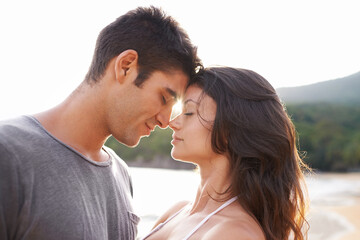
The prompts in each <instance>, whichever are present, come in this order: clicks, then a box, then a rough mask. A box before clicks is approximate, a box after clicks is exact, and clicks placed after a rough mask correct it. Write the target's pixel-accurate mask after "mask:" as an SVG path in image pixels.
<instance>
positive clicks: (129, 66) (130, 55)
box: [115, 49, 138, 82]
mask: <svg viewBox="0 0 360 240" xmlns="http://www.w3.org/2000/svg"><path fill="white" fill-rule="evenodd" d="M137 64H138V53H137V52H136V51H135V50H132V49H128V50H125V51H123V52H122V53H120V54H119V55H118V56H117V57H116V59H115V77H116V80H117V81H120V82H123V81H124V79H125V77H126V76H128V75H129V74H130V72H132V71H136V70H137Z"/></svg>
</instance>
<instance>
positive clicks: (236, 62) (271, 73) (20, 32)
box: [0, 0, 360, 119]
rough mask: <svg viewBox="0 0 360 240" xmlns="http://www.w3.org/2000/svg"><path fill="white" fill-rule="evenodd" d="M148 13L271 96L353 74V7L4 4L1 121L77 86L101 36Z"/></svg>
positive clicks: (359, 62) (358, 52)
mask: <svg viewBox="0 0 360 240" xmlns="http://www.w3.org/2000/svg"><path fill="white" fill-rule="evenodd" d="M149 5H154V6H157V7H161V8H162V9H163V10H164V11H165V12H167V13H168V14H169V15H171V16H173V17H174V18H175V19H176V20H177V21H178V22H179V23H180V25H181V26H182V27H183V28H184V29H185V30H186V31H187V33H188V34H189V36H190V38H191V39H192V42H193V43H194V44H195V45H196V46H198V54H199V56H200V58H201V59H202V61H203V63H204V65H205V66H213V65H223V66H230V67H238V68H247V69H251V70H254V71H256V72H257V73H259V74H260V75H262V76H264V77H265V78H266V79H267V80H268V81H269V82H270V83H271V84H272V85H273V86H274V87H275V88H279V87H291V86H301V85H307V84H311V83H315V82H320V81H326V80H332V79H336V78H340V77H344V76H348V75H351V74H353V73H356V72H358V71H360V44H359V43H360V34H359V24H360V14H359V11H358V9H359V8H358V4H357V1H355V0H354V1H347V0H342V1H340V0H338V1H332V0H324V1H322V0H302V1H292V0H272V1H268V0H262V1H260V0H247V1H241V0H233V1H229V0H222V1H211V0H206V1H199V0H198V1H196V0H191V1H189V0H182V1H170V0H167V1H165V0H164V1H160V0H158V1H137V0H132V1H123V0H118V1H113V0H112V1H110V0H101V1H100V0H98V1H91V0H87V1H85V0H78V1H73V0H63V1H38V0H32V1H26V0H19V1H1V2H0V119H3V118H9V117H14V116H17V115H21V114H32V113H36V112H40V111H44V110H47V109H49V108H51V107H53V106H55V105H57V104H58V103H60V102H61V101H63V100H64V99H65V98H66V97H67V96H68V95H69V94H70V93H71V92H72V91H73V89H75V88H76V87H77V86H78V85H79V84H80V83H81V81H82V80H83V79H84V76H85V74H86V72H87V70H88V67H89V65H90V62H91V59H92V54H93V51H94V46H95V42H96V38H97V36H98V34H99V32H100V31H101V29H102V28H104V27H105V26H106V25H107V24H109V23H110V22H112V21H113V20H115V19H116V18H117V17H119V16H120V15H122V14H124V13H126V12H127V11H129V10H132V9H134V8H136V7H138V6H149Z"/></svg>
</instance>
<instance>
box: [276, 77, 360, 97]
mask: <svg viewBox="0 0 360 240" xmlns="http://www.w3.org/2000/svg"><path fill="white" fill-rule="evenodd" d="M276 91H277V93H278V94H279V96H280V98H281V99H282V100H283V101H284V102H285V103H314V102H326V103H353V104H354V103H355V104H358V103H360V72H358V73H355V74H352V75H350V76H347V77H343V78H338V79H335V80H330V81H324V82H320V83H315V84H311V85H306V86H300V87H288V88H278V89H276Z"/></svg>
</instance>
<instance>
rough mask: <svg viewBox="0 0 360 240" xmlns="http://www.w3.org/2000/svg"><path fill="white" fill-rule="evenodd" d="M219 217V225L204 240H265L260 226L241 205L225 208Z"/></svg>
mask: <svg viewBox="0 0 360 240" xmlns="http://www.w3.org/2000/svg"><path fill="white" fill-rule="evenodd" d="M218 216H219V218H217V221H218V222H217V224H216V225H215V227H213V228H211V230H210V231H208V232H207V233H206V234H205V236H204V238H203V239H204V240H212V239H227V240H232V239H234V240H235V239H236V240H265V235H264V232H263V230H262V228H261V226H260V224H259V223H258V222H257V221H256V220H255V219H254V218H253V217H252V216H251V215H250V214H248V213H247V212H246V211H245V210H244V209H243V208H242V207H241V205H240V204H234V205H232V206H229V207H228V208H225V209H224V211H223V212H222V213H220V214H219V215H218Z"/></svg>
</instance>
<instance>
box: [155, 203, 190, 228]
mask: <svg viewBox="0 0 360 240" xmlns="http://www.w3.org/2000/svg"><path fill="white" fill-rule="evenodd" d="M188 204H189V201H180V202H177V203H175V204H174V205H173V206H171V207H170V208H169V209H168V210H167V211H166V212H164V213H163V214H162V215H161V216H160V217H159V218H158V220H157V221H156V223H155V225H154V228H155V227H156V226H157V225H159V224H160V223H163V222H165V221H166V220H167V219H168V218H169V217H171V216H173V215H174V214H176V213H177V212H178V211H180V210H181V209H183V208H184V207H185V206H186V205H188Z"/></svg>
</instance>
